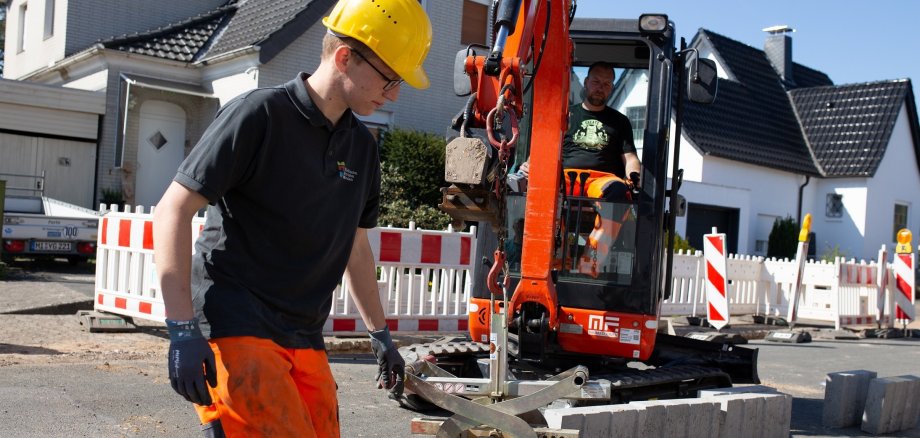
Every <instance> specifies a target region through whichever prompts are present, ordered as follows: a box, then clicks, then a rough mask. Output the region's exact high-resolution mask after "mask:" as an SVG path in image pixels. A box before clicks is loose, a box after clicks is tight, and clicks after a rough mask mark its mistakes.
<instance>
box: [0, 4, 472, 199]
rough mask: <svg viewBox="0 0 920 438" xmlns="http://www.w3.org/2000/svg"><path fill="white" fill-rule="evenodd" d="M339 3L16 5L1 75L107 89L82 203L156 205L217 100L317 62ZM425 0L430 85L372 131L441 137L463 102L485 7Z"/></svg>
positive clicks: (409, 92) (391, 108) (402, 99)
mask: <svg viewBox="0 0 920 438" xmlns="http://www.w3.org/2000/svg"><path fill="white" fill-rule="evenodd" d="M334 3H335V1H334V0H229V1H228V0H205V1H195V2H187V1H178V0H165V1H160V2H144V1H139V0H119V1H116V0H81V1H76V0H10V1H9V2H8V4H7V11H8V19H7V38H6V68H5V70H4V77H5V78H6V79H11V80H17V81H24V82H30V83H38V84H45V85H53V86H59V87H64V88H72V89H79V90H86V91H89V92H94V93H99V94H100V95H104V100H105V112H104V114H103V115H102V118H101V119H102V122H101V126H100V127H99V135H98V139H97V140H98V141H97V151H96V157H95V163H94V168H95V178H94V184H91V185H86V186H85V187H83V189H84V190H87V191H88V198H89V199H92V203H91V204H90V205H84V206H86V207H92V206H93V205H95V204H96V203H97V202H99V201H100V200H101V197H102V196H101V195H102V193H103V191H104V190H109V191H119V192H120V193H121V194H122V197H123V200H124V201H126V202H127V203H128V204H135V205H153V204H155V203H156V202H157V201H158V200H159V198H160V195H162V193H163V190H165V187H166V185H168V183H169V181H170V179H171V177H172V176H173V175H174V173H175V169H176V168H177V166H178V164H179V162H180V161H181V160H182V159H183V157H184V156H185V155H187V154H188V151H189V150H190V149H191V148H192V147H193V146H194V144H195V143H196V141H197V140H198V138H200V136H201V135H202V133H203V132H204V130H205V129H206V128H207V126H208V124H209V123H210V121H211V120H212V119H213V117H214V114H215V113H216V111H217V109H218V108H219V107H220V105H222V104H223V103H225V102H227V101H228V100H230V99H232V98H233V97H235V96H237V95H239V94H241V93H243V92H245V91H247V90H250V89H253V88H256V87H269V86H274V85H278V84H280V83H283V82H286V81H289V80H291V79H293V78H294V77H295V76H296V75H297V73H298V72H300V71H305V72H311V71H313V70H314V69H315V68H316V67H317V65H318V64H319V58H320V51H321V41H322V38H323V35H324V33H325V31H326V29H325V27H324V26H323V25H322V23H321V19H322V17H324V16H325V15H327V14H328V11H329V10H330V9H331V8H332V6H333V5H334ZM421 3H422V4H423V6H424V7H425V8H426V10H427V11H428V14H429V16H430V18H431V21H432V26H433V28H434V29H436V32H435V33H434V39H433V41H432V47H431V50H430V52H429V56H428V58H427V60H426V62H425V69H426V71H427V73H428V75H429V77H430V78H431V88H430V89H428V90H416V89H413V88H411V87H408V86H405V87H402V88H401V91H400V96H399V100H398V101H396V102H389V103H387V104H386V105H384V107H382V108H381V109H380V110H379V111H377V113H375V114H373V115H371V116H369V117H365V118H363V120H364V121H365V123H366V124H368V126H369V127H371V128H372V129H386V128H389V127H400V128H407V129H415V130H422V131H428V132H435V133H443V132H445V131H446V129H447V125H448V124H449V122H450V120H451V118H452V117H453V116H454V115H455V114H456V113H457V112H458V111H459V110H460V109H461V108H462V106H463V104H464V102H465V100H464V99H463V98H460V97H457V96H455V95H454V94H453V93H452V92H450V91H448V90H452V89H453V82H452V81H453V65H454V58H455V55H456V53H457V51H458V50H461V49H462V48H464V47H466V44H468V43H471V42H485V39H486V35H487V33H486V20H485V17H486V14H487V6H486V2H485V1H484V0H462V1H451V2H441V3H438V4H437V8H434V7H433V6H432V5H428V3H429V2H428V1H427V0H423V1H422V2H421ZM99 17H105V19H100V18H99ZM457 17H462V19H460V20H458V19H457ZM82 204H85V202H84V203H82Z"/></svg>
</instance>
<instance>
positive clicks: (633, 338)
mask: <svg viewBox="0 0 920 438" xmlns="http://www.w3.org/2000/svg"><path fill="white" fill-rule="evenodd" d="M641 334H642V332H641V331H639V330H633V329H621V330H620V343H622V344H636V345H639V340H640V339H641Z"/></svg>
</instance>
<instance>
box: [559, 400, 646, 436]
mask: <svg viewBox="0 0 920 438" xmlns="http://www.w3.org/2000/svg"><path fill="white" fill-rule="evenodd" d="M641 410H642V407H639V406H635V405H633V404H619V405H603V406H583V407H579V408H554V409H547V410H545V411H544V412H543V417H544V418H546V423H547V426H548V427H550V428H556V429H579V430H584V427H587V423H588V422H589V421H590V422H591V424H600V423H599V421H600V420H599V419H597V418H590V419H589V417H591V416H592V415H595V414H603V415H606V416H607V417H608V422H607V423H608V427H609V424H610V421H609V417H610V415H611V414H616V413H620V412H629V411H641ZM627 416H628V417H630V418H635V419H636V421H638V417H636V416H633V415H632V414H627Z"/></svg>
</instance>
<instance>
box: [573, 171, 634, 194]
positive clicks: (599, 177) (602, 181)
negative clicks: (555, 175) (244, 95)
mask: <svg viewBox="0 0 920 438" xmlns="http://www.w3.org/2000/svg"><path fill="white" fill-rule="evenodd" d="M569 172H575V173H576V175H580V174H582V173H587V174H588V178H587V179H586V180H585V185H584V187H585V190H584V191H585V193H582V191H581V188H582V185H581V181H580V180H579V179H578V177H577V176H576V178H575V186H574V187H573V186H572V185H571V181H570V180H569V175H568V173H569ZM562 177H563V179H564V180H565V193H566V194H570V193H571V194H573V196H587V197H590V198H603V197H604V189H606V188H607V186H608V185H610V184H612V183H622V184H623V185H624V186H625V185H626V181H623V178H620V177H618V176H616V175H614V174H612V173H609V172H601V171H599V170H591V169H574V168H565V169H563V172H562Z"/></svg>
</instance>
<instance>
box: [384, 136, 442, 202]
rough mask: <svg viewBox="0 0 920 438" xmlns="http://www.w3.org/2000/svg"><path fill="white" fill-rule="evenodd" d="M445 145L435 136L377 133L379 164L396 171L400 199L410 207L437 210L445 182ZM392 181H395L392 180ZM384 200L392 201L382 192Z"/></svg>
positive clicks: (387, 194) (390, 197) (388, 195)
mask: <svg viewBox="0 0 920 438" xmlns="http://www.w3.org/2000/svg"><path fill="white" fill-rule="evenodd" d="M446 145H447V143H446V142H445V141H444V139H442V138H440V137H438V136H437V135H434V134H428V133H424V132H418V131H410V130H405V129H393V130H391V131H384V132H381V134H380V161H381V162H383V163H385V164H387V165H388V166H390V168H391V170H394V171H395V170H398V172H399V175H400V176H401V180H400V181H399V187H391V188H396V189H400V192H401V193H400V196H399V197H398V198H399V199H405V200H406V201H408V203H409V206H410V207H413V208H415V207H421V206H430V207H433V208H437V205H438V203H440V202H441V191H440V188H441V187H446V185H447V184H446V183H445V182H444V149H445V146H446ZM391 182H394V183H395V181H392V180H391ZM383 195H384V196H385V197H386V198H387V200H392V199H394V198H393V197H392V196H390V194H389V193H387V192H383Z"/></svg>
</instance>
